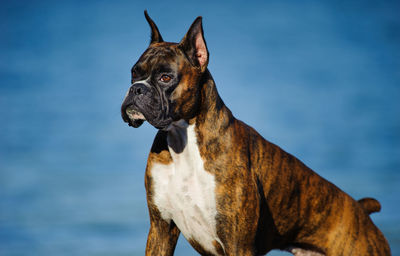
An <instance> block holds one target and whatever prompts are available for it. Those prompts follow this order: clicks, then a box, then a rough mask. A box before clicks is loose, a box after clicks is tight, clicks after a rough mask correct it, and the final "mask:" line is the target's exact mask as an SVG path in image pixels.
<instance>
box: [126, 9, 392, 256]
mask: <svg viewBox="0 0 400 256" xmlns="http://www.w3.org/2000/svg"><path fill="white" fill-rule="evenodd" d="M146 18H147V20H148V21H149V24H150V26H151V29H152V40H151V44H150V46H149V48H148V49H147V50H146V51H145V53H144V54H143V55H142V56H141V58H140V59H139V61H138V62H137V63H136V64H135V66H134V67H133V69H132V70H133V72H134V74H133V75H132V77H133V85H132V88H133V89H132V88H131V90H130V93H128V95H127V97H126V98H125V101H124V103H123V106H122V116H123V119H124V120H125V121H126V122H128V123H129V124H131V125H133V126H138V125H137V124H138V123H137V121H138V120H135V118H133V117H132V116H133V115H131V116H129V115H128V114H127V113H126V112H127V110H129V109H133V110H134V111H136V112H135V113H139V112H140V114H143V115H142V116H144V118H145V119H146V120H147V121H149V122H150V123H151V124H152V125H154V126H155V127H157V128H159V131H158V133H157V135H156V137H155V140H154V143H153V146H152V148H151V151H150V154H149V157H148V162H147V168H146V175H145V186H146V191H147V202H148V207H149V213H150V223H151V226H150V231H149V236H148V241H147V246H146V255H157V256H158V255H173V252H174V249H175V246H176V242H177V239H178V236H179V234H180V230H179V226H180V227H181V228H182V230H184V235H185V236H186V238H187V239H188V241H189V243H190V244H191V245H192V246H193V247H194V248H195V249H196V250H197V251H198V252H199V253H200V254H201V255H262V254H266V253H268V252H269V251H270V250H272V249H281V250H287V251H290V252H292V253H293V254H294V255H327V256H333V255H335V256H336V255H360V256H361V255H363V256H365V255H371V256H372V255H380V256H382V255H390V248H389V245H388V243H387V241H386V239H385V237H384V236H383V234H382V233H381V232H380V231H379V229H378V228H377V227H376V226H375V225H374V224H373V222H372V221H371V219H370V217H369V215H368V214H369V213H371V212H374V211H379V210H380V205H379V203H378V202H377V201H376V200H375V199H363V200H360V201H356V200H354V199H353V198H351V197H350V196H349V195H348V194H346V193H345V192H343V191H342V190H340V189H339V188H338V187H336V186H335V185H333V184H332V183H330V182H329V181H327V180H325V179H324V178H322V177H321V176H319V175H318V174H316V173H315V172H314V171H312V170H311V169H310V168H308V167H307V166H306V165H304V164H303V163H302V162H301V161H300V160H298V159H297V158H296V157H294V156H292V155H291V154H289V153H287V152H285V151H284V150H282V149H281V148H280V147H278V146H276V145H274V144H273V143H271V142H268V141H267V140H265V139H264V138H263V137H262V136H261V135H260V134H258V133H257V132H256V131H255V130H254V129H253V128H251V127H249V126H248V125H246V124H245V123H243V122H242V121H239V120H237V119H236V118H235V117H234V116H233V115H232V113H231V111H230V110H229V109H228V108H227V107H226V106H225V104H224V102H223V101H222V99H221V98H220V96H219V94H218V92H217V89H216V87H215V83H214V80H213V78H212V76H211V74H210V72H209V71H208V69H207V63H208V50H207V46H206V43H205V40H204V36H203V30H202V26H201V18H198V19H196V20H195V22H194V23H193V25H192V26H191V28H190V29H189V31H188V33H187V34H186V35H185V37H184V39H183V40H182V41H181V43H179V44H175V43H165V42H162V37H161V35H160V34H159V31H158V29H157V27H156V26H155V24H154V22H153V21H152V20H151V19H150V18H149V17H148V15H147V14H146ZM160 39H161V40H160ZM204 47H205V48H204ZM205 57H206V59H204V58H205ZM160 70H161V71H160ZM162 73H167V74H169V75H170V76H171V77H172V78H171V81H170V82H169V83H168V84H165V83H162V82H160V81H159V80H157V79H158V78H159V77H160V74H162ZM135 77H136V78H135ZM135 79H136V81H142V80H143V79H145V80H146V84H144V83H141V82H138V83H136V84H135V82H134V81H135ZM147 83H149V84H150V86H149V85H147ZM138 87H140V88H141V89H140V92H139V93H138V92H137V91H138V90H137V88H138ZM143 90H144V91H143ZM134 116H139V115H138V114H136V115H134ZM140 121H141V122H143V121H144V120H140ZM182 124H184V125H182ZM139 125H140V124H139ZM178 126H179V127H178ZM187 127H191V128H190V129H192V130H190V134H191V135H190V136H192V138H193V139H191V140H190V141H189V142H188V140H187V139H184V138H185V133H186V134H187V132H188V130H187V129H188V128H187ZM188 143H191V144H190V145H188ZM193 143H194V144H193ZM199 157H200V158H199ZM191 161H195V163H197V164H196V166H193V165H191V163H193V162H191ZM190 166H191V167H190ZM202 172H204V173H202ZM196 173H197V174H196ZM173 175H189V176H190V177H189V178H191V179H192V181H193V182H194V183H188V182H187V180H184V177H183V176H182V177H174V176H173ZM163 182H164V183H165V184H167V185H165V184H164V185H160V184H163ZM172 182H176V184H177V185H176V187H173V186H172V187H171V184H172ZM201 182H206V184H203V185H204V187H201V188H199V187H198V186H199V185H201V184H202V183H201ZM213 182H214V183H215V184H212V183H213ZM168 184H169V185H168ZM174 184H175V183H174ZM188 184H194V185H193V186H188ZM181 185H182V187H185V186H186V188H184V189H182V190H179V186H181ZM168 187H169V188H170V190H168V189H166V188H168ZM180 191H181V192H180ZM180 193H182V195H181V194H180ZM185 193H186V194H185ZM210 193H213V196H211V197H210ZM184 195H188V196H189V197H190V198H189V199H190V200H193V199H195V198H198V197H201V196H204V200H208V201H207V202H211V203H204V202H203V203H201V202H200V201H202V200H200V199H199V202H198V204H196V202H194V203H190V204H188V203H185V201H184V200H183V199H182V198H180V196H184ZM207 198H208V199H207ZM210 198H211V199H210ZM212 198H214V199H212ZM213 200H215V203H214V201H213ZM196 206H198V207H199V209H198V211H199V212H198V213H196V212H195V211H194V209H195V208H194V207H196ZM213 207H215V210H216V212H215V215H213V214H214V210H213V209H214V208H213ZM185 209H186V210H185ZM202 216H203V217H205V218H206V219H207V220H208V222H206V221H207V220H200V221H199V223H200V224H203V225H204V229H201V230H203V231H200V229H199V232H200V235H198V236H196V235H195V232H194V231H193V230H192V231H188V230H191V228H193V227H195V226H196V225H195V224H194V223H187V222H186V224H183V223H184V221H188V220H192V221H196V220H199V218H200V217H202ZM213 216H214V217H213ZM209 218H211V219H209ZM204 230H208V231H204ZM207 234H208V235H209V237H208V238H206V239H204V237H205V236H207ZM210 245H212V246H213V247H212V248H210Z"/></svg>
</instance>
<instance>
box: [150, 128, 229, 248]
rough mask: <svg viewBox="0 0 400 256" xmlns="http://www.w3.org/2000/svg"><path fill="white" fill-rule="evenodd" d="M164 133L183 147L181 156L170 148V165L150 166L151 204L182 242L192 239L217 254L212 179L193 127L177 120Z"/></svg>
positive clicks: (213, 181) (213, 183) (213, 184)
mask: <svg viewBox="0 0 400 256" xmlns="http://www.w3.org/2000/svg"><path fill="white" fill-rule="evenodd" d="M174 129H175V130H174ZM168 130H169V134H172V133H173V132H175V133H174V135H175V136H178V137H180V139H182V140H183V142H184V145H185V144H186V145H185V147H184V149H183V151H182V152H181V153H175V151H174V150H173V148H171V147H170V152H171V156H172V159H173V162H172V163H171V164H168V165H162V164H154V165H153V167H152V169H151V175H152V177H153V182H154V203H155V204H156V205H157V207H158V210H159V211H160V213H161V216H162V218H164V219H165V220H167V221H171V220H173V221H174V222H175V224H176V225H177V227H178V228H179V230H180V231H181V233H182V234H183V235H184V236H185V238H186V239H188V240H190V239H194V240H195V241H196V242H198V243H199V244H200V245H201V246H202V247H203V248H204V249H205V250H207V251H208V252H210V253H213V254H215V255H218V253H217V251H216V249H215V247H214V245H213V241H214V240H216V241H218V242H219V244H221V246H222V243H221V242H220V240H219V238H218V236H217V232H216V220H215V217H216V214H217V210H216V202H215V180H214V176H213V175H212V174H210V173H208V172H207V171H205V170H204V165H203V159H202V158H201V156H200V152H199V149H198V145H197V139H196V133H195V130H194V125H189V126H188V124H187V123H186V122H183V121H178V122H177V123H175V127H168ZM185 131H186V133H185ZM185 134H186V135H187V136H185ZM169 136H171V135H169ZM175 139H176V138H175ZM171 141H173V140H170V139H168V143H169V145H171Z"/></svg>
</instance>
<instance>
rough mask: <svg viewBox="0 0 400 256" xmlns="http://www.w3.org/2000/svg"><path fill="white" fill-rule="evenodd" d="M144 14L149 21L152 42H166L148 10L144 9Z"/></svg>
mask: <svg viewBox="0 0 400 256" xmlns="http://www.w3.org/2000/svg"><path fill="white" fill-rule="evenodd" d="M144 16H145V17H146V20H147V22H148V23H149V25H150V28H151V41H150V44H154V43H161V42H164V40H163V39H162V36H161V34H160V31H158V28H157V26H156V24H155V23H154V21H153V20H152V19H151V18H150V16H149V15H148V14H147V10H145V11H144Z"/></svg>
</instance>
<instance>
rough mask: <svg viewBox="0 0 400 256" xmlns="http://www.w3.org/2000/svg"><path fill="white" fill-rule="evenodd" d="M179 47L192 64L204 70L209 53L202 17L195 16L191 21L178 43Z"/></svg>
mask: <svg viewBox="0 0 400 256" xmlns="http://www.w3.org/2000/svg"><path fill="white" fill-rule="evenodd" d="M179 47H180V48H181V49H182V50H183V51H184V52H185V54H186V56H187V57H188V58H189V61H190V62H191V63H192V65H193V66H196V67H199V68H200V69H201V71H202V72H204V71H205V70H206V68H207V64H208V56H209V54H208V49H207V44H206V41H205V40H204V34H203V25H202V17H197V19H196V20H195V21H194V22H193V24H192V25H191V26H190V28H189V30H188V32H187V33H186V35H185V36H184V37H183V39H182V41H181V42H180V43H179Z"/></svg>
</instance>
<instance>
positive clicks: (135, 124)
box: [128, 119, 145, 128]
mask: <svg viewBox="0 0 400 256" xmlns="http://www.w3.org/2000/svg"><path fill="white" fill-rule="evenodd" d="M144 121H145V120H144V119H135V120H129V123H128V125H129V126H132V127H134V128H138V127H139V126H141V125H142V124H143V123H144Z"/></svg>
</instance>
